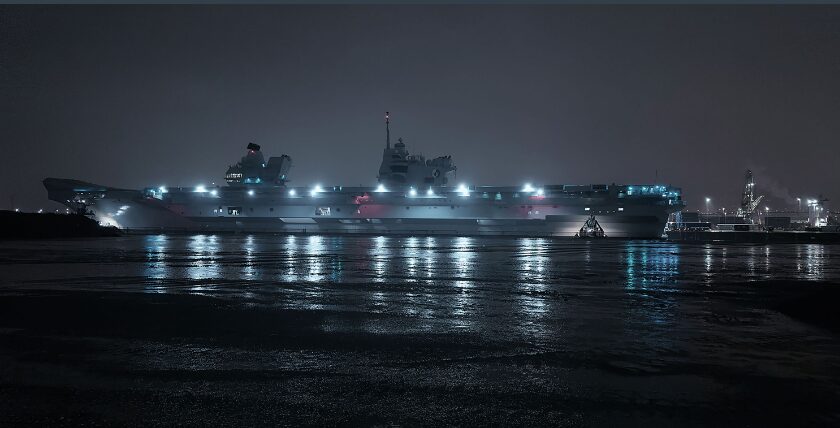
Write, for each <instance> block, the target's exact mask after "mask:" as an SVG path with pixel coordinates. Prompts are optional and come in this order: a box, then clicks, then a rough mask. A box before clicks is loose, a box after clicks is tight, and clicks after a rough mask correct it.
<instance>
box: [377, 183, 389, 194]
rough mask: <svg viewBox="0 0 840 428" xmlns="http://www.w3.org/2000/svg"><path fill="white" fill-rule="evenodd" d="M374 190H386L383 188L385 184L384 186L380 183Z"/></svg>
mask: <svg viewBox="0 0 840 428" xmlns="http://www.w3.org/2000/svg"><path fill="white" fill-rule="evenodd" d="M375 191H376V192H378V193H382V192H387V190H385V186H384V185H382V184H380V185H378V186H376V190H375Z"/></svg>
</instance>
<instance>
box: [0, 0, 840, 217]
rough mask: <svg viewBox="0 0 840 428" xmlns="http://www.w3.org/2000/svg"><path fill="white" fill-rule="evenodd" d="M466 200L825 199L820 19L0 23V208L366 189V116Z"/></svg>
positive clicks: (831, 160)
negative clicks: (229, 184)
mask: <svg viewBox="0 0 840 428" xmlns="http://www.w3.org/2000/svg"><path fill="white" fill-rule="evenodd" d="M385 110H390V111H391V112H392V116H393V121H392V135H394V136H403V137H405V140H406V143H407V144H408V146H409V150H413V151H416V152H422V153H423V154H426V155H427V156H428V155H432V156H436V155H442V154H451V155H452V156H453V158H454V160H455V162H456V164H457V165H458V181H463V182H467V183H470V184H520V183H523V182H525V181H526V180H531V181H533V182H537V183H545V184H552V183H611V182H617V183H626V182H634V183H638V182H652V181H654V176H655V174H656V173H655V171H656V170H657V169H658V171H659V178H660V180H659V181H660V182H661V183H664V184H674V185H680V186H682V187H683V190H684V192H685V195H686V198H687V200H688V202H689V204H690V207H689V208H698V207H700V206H701V205H702V203H701V201H702V200H703V198H704V197H705V196H707V195H709V196H711V197H713V198H714V200H715V206H720V205H721V204H722V203H725V204H726V205H727V206H730V207H734V206H735V205H736V204H737V201H738V199H739V192H740V190H741V185H742V175H743V171H744V169H746V168H747V167H752V168H754V169H755V170H756V173H757V181H758V182H759V184H758V186H759V190H761V191H763V192H765V193H768V194H770V195H775V196H776V200H775V201H772V202H770V203H771V204H776V206H775V207H774V206H772V205H771V207H772V208H777V207H778V208H781V206H780V205H782V202H780V200H779V199H778V198H780V197H784V196H785V195H786V194H787V197H796V196H816V194H818V193H824V194H825V196H827V197H829V198H831V199H833V200H837V199H838V198H840V186H838V183H840V167H838V163H840V162H838V161H840V155H838V149H840V144H838V136H840V120H838V119H840V7H830V6H828V7H798V6H796V7H794V6H773V7H759V6H742V7H723V6H715V7H711V6H645V7H639V6H634V7H615V6H591V7H580V6H340V7H336V6H316V7H304V6H260V7H253V6H252V7H230V6H228V7H222V6H198V7H197V6H193V7H187V6H182V7H152V6H143V7H127V6H84V7H82V6H46V7H3V8H0V138H2V140H0V141H2V152H0V153H2V159H3V160H4V161H3V163H2V168H0V183H2V184H0V197H2V198H3V199H2V200H0V206H2V207H4V208H5V207H7V206H8V204H9V197H10V195H12V194H14V195H16V200H17V205H18V206H20V207H21V208H23V209H26V210H33V209H37V208H39V207H45V208H46V207H55V205H51V204H48V203H46V202H45V201H46V191H45V190H44V189H43V187H42V185H41V183H40V180H42V179H43V178H44V177H47V176H53V177H65V178H79V179H82V180H87V181H92V182H96V183H101V184H108V185H113V186H120V187H129V188H141V187H145V186H152V185H161V184H166V185H179V184H180V185H195V184H199V183H204V184H209V183H210V182H211V181H215V182H217V183H219V182H222V181H223V178H222V176H223V174H224V171H225V169H226V167H227V165H228V164H230V163H233V162H235V161H236V160H237V159H238V158H239V157H240V156H241V155H242V154H243V153H244V148H245V145H246V144H247V143H248V142H250V141H254V142H257V143H259V144H261V145H262V146H263V151H264V152H265V153H266V155H267V156H269V155H280V154H281V153H286V154H288V155H290V156H292V158H293V159H294V162H295V164H294V168H293V170H292V178H293V179H294V184H296V185H309V184H313V183H315V182H316V181H317V182H320V183H321V184H324V185H332V184H347V185H358V184H365V185H372V184H373V183H374V182H375V177H376V173H377V169H378V166H379V161H380V158H381V149H382V146H383V145H384V129H383V123H382V114H383V112H384V111H385Z"/></svg>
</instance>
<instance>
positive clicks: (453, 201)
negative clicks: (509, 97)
mask: <svg viewBox="0 0 840 428" xmlns="http://www.w3.org/2000/svg"><path fill="white" fill-rule="evenodd" d="M44 184H45V186H46V187H47V190H48V192H49V197H50V199H52V200H55V201H58V202H62V203H64V204H66V205H68V206H70V207H72V208H73V209H75V210H79V209H80V207H81V209H83V210H84V211H86V212H88V213H89V214H90V215H91V216H93V217H94V218H96V219H97V220H98V221H100V222H101V223H103V224H109V225H115V226H117V227H119V228H121V229H124V230H126V231H128V232H142V233H161V232H162V233H172V232H185V233H217V232H242V233H250V232H270V233H307V234H407V235H462V236H463V235H516V236H542V237H574V236H575V234H576V233H577V232H578V231H579V230H580V228H581V226H582V225H583V224H584V222H585V221H586V220H587V219H588V218H589V217H590V214H593V215H595V216H596V219H597V220H598V222H599V223H600V225H601V226H602V227H603V229H604V231H605V232H606V234H607V236H608V237H611V238H659V237H661V236H662V234H663V230H664V228H665V224H666V222H667V220H668V216H669V214H670V213H672V212H674V211H677V210H679V209H680V208H681V206H682V202H681V201H680V200H679V197H678V196H677V195H678V194H677V193H674V194H671V193H670V189H667V191H666V189H665V188H664V187H662V189H661V190H660V189H659V188H657V190H656V191H655V192H653V191H651V192H649V193H648V194H636V195H633V194H632V192H628V190H627V189H632V187H631V186H563V185H559V186H547V187H545V188H544V194H543V195H540V196H535V195H534V193H533V192H523V191H521V190H519V189H518V188H512V187H478V188H472V189H470V191H469V192H468V194H465V193H462V192H458V191H456V190H454V189H451V188H450V189H447V188H440V189H436V191H435V192H436V193H435V194H434V195H425V194H423V195H409V194H408V193H407V191H405V190H403V191H393V192H377V191H376V190H375V189H372V188H339V187H335V188H329V189H327V190H325V191H323V192H318V193H311V189H308V188H296V189H294V192H290V191H291V190H292V189H290V188H285V187H268V188H260V189H256V190H254V189H250V191H249V189H245V188H234V187H224V188H216V189H212V190H211V191H209V192H196V191H195V189H189V188H181V189H169V190H168V191H167V192H166V193H163V192H160V191H155V190H154V189H147V190H144V191H140V190H125V189H114V188H109V187H105V186H98V185H94V184H90V183H84V182H79V181H74V180H62V179H47V180H45V182H44ZM638 188H641V186H638ZM650 188H651V189H653V186H650ZM660 192H665V193H662V194H660ZM291 193H294V196H292V195H291ZM666 195H667V197H666ZM81 201H84V203H81Z"/></svg>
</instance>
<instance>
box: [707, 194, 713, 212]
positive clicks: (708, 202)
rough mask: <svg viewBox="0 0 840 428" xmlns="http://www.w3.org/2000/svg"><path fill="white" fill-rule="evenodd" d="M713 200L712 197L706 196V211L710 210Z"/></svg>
mask: <svg viewBox="0 0 840 428" xmlns="http://www.w3.org/2000/svg"><path fill="white" fill-rule="evenodd" d="M711 202H712V198H710V197H708V196H706V212H707V213H708V212H709V204H710V203H711Z"/></svg>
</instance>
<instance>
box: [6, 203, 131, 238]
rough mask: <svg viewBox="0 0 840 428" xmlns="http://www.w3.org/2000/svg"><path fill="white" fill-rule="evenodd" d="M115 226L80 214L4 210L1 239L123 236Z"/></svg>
mask: <svg viewBox="0 0 840 428" xmlns="http://www.w3.org/2000/svg"><path fill="white" fill-rule="evenodd" d="M121 235H122V232H120V230H119V229H117V228H115V227H105V226H100V225H99V224H98V223H97V222H96V221H94V220H92V219H90V218H87V217H85V216H83V215H79V214H53V213H43V214H42V213H21V212H14V211H5V210H4V211H0V239H52V238H85V237H109V236H121Z"/></svg>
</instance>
